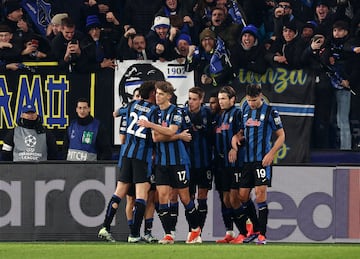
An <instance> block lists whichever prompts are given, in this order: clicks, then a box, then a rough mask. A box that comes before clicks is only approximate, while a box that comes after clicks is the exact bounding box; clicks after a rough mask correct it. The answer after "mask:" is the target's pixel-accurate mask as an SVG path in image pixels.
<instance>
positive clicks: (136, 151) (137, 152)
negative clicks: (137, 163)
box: [119, 100, 157, 165]
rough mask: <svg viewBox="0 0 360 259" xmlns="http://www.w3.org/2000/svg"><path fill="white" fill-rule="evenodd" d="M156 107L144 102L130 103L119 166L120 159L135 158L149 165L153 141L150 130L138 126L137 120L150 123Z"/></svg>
mask: <svg viewBox="0 0 360 259" xmlns="http://www.w3.org/2000/svg"><path fill="white" fill-rule="evenodd" d="M156 108H157V106H156V105H154V104H152V103H149V102H146V101H144V100H136V101H132V102H131V103H129V104H128V107H127V110H126V116H125V118H126V140H125V143H124V144H123V145H122V146H121V151H120V159H119V165H120V163H121V160H122V159H121V158H122V157H128V158H136V159H139V160H143V161H145V162H147V163H149V164H150V165H151V162H152V154H153V146H154V145H153V141H152V137H151V129H148V128H145V127H141V126H138V124H137V122H138V120H141V119H143V120H148V121H152V120H153V117H154V114H155V111H156Z"/></svg>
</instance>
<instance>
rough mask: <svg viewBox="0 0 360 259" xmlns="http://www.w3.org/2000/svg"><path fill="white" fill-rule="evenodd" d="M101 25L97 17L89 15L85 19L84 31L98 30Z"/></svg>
mask: <svg viewBox="0 0 360 259" xmlns="http://www.w3.org/2000/svg"><path fill="white" fill-rule="evenodd" d="M100 27H101V23H100V20H99V18H98V17H97V15H89V16H88V17H86V30H87V31H89V30H90V29H92V28H100Z"/></svg>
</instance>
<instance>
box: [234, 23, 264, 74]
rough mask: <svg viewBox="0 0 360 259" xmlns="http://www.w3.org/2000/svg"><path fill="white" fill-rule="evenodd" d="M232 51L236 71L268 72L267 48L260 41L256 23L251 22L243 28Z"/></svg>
mask: <svg viewBox="0 0 360 259" xmlns="http://www.w3.org/2000/svg"><path fill="white" fill-rule="evenodd" d="M230 53H231V56H230V59H231V63H232V65H233V66H234V71H235V72H236V73H238V71H239V69H245V70H246V71H252V72H255V73H258V74H264V73H265V72H266V69H267V63H266V61H265V58H264V56H265V48H264V45H262V44H260V42H259V36H258V30H257V28H256V27H255V26H254V25H252V24H249V25H247V26H245V27H244V28H243V29H242V31H241V34H240V36H239V38H238V42H237V44H236V45H235V47H234V48H233V49H230Z"/></svg>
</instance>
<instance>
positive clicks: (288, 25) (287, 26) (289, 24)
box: [283, 21, 297, 33]
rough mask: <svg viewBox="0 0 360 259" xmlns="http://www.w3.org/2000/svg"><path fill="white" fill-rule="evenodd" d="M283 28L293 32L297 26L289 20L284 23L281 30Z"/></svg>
mask: <svg viewBox="0 0 360 259" xmlns="http://www.w3.org/2000/svg"><path fill="white" fill-rule="evenodd" d="M284 29H290V30H292V31H294V32H295V33H296V32H297V27H296V24H295V22H294V21H289V22H286V23H284V26H283V30H284Z"/></svg>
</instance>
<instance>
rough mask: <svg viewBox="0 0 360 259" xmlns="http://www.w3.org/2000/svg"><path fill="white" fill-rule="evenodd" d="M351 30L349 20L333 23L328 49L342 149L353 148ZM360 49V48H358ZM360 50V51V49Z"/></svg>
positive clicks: (328, 67) (329, 68)
mask: <svg viewBox="0 0 360 259" xmlns="http://www.w3.org/2000/svg"><path fill="white" fill-rule="evenodd" d="M349 32H350V30H349V25H348V23H347V22H345V21H342V20H339V21H336V22H335V23H334V25H333V32H332V37H331V38H330V45H329V48H328V49H327V51H328V52H329V53H328V54H329V60H328V62H327V64H328V66H327V69H328V75H329V76H330V82H331V85H332V86H333V87H334V88H335V97H336V107H337V109H336V122H337V127H338V128H339V130H340V132H339V134H340V149H342V150H350V149H351V131H350V121H349V116H350V103H351V92H350V81H349V79H350V74H351V69H352V64H350V63H349V60H351V59H349V56H350V54H351V53H354V50H355V48H354V47H351V48H349V49H347V48H346V46H347V44H346V43H347V41H349V39H350V33H349ZM358 51H359V50H358ZM359 52H360V51H359Z"/></svg>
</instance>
